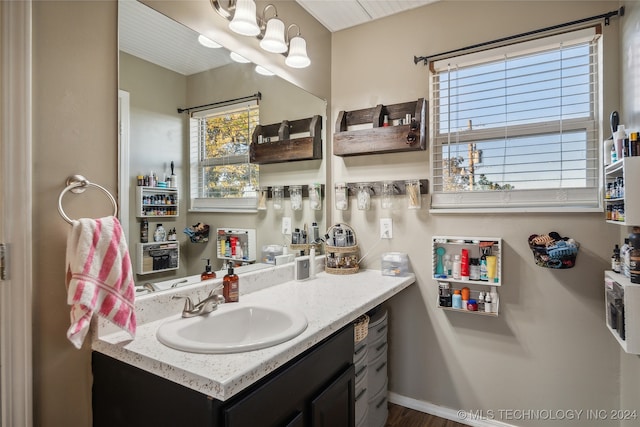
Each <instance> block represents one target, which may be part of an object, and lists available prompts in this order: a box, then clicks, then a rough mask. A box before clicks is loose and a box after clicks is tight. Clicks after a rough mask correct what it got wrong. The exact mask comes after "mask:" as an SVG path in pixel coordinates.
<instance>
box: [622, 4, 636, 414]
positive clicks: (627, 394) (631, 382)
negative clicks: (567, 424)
mask: <svg viewBox="0 0 640 427" xmlns="http://www.w3.org/2000/svg"><path fill="white" fill-rule="evenodd" d="M622 4H624V6H625V17H624V19H622V20H621V26H620V27H621V31H620V35H621V39H622V42H621V46H620V54H621V58H620V64H621V65H620V98H621V105H622V108H621V109H620V120H621V123H627V124H628V125H627V126H628V127H629V128H630V129H636V130H637V129H640V73H638V69H640V3H639V2H637V1H626V2H623V3H622ZM629 232H630V230H629V228H628V227H623V228H621V230H620V239H621V240H622V239H623V238H624V237H625V235H628V234H629ZM620 389H621V391H620V407H621V408H634V407H637V404H638V402H639V401H640V358H639V356H636V355H629V354H626V353H624V352H623V351H620ZM622 425H623V426H628V427H631V426H636V425H638V421H637V420H627V421H626V422H624V423H622Z"/></svg>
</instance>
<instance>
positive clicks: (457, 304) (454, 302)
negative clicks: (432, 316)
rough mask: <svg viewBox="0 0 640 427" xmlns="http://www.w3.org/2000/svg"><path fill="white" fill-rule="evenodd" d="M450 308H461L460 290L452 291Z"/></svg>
mask: <svg viewBox="0 0 640 427" xmlns="http://www.w3.org/2000/svg"><path fill="white" fill-rule="evenodd" d="M451 307H453V308H458V309H460V308H462V295H461V294H460V289H456V290H454V291H453V296H452V297H451Z"/></svg>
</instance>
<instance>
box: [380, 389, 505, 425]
mask: <svg viewBox="0 0 640 427" xmlns="http://www.w3.org/2000/svg"><path fill="white" fill-rule="evenodd" d="M389 402H391V403H395V404H396V405H400V406H404V407H405V408H409V409H414V410H416V411H420V412H424V413H427V414H431V415H435V416H436V417H440V418H445V419H447V420H451V421H455V422H457V423H460V424H464V425H468V426H472V427H516V426H514V425H512V424H507V423H503V422H502V421H497V420H492V419H487V418H485V417H480V416H479V414H474V413H471V412H467V411H463V410H457V409H451V408H447V407H445V406H439V405H435V404H433V403H429V402H425V401H422V400H417V399H413V398H411V397H406V396H402V395H400V394H397V393H393V392H389Z"/></svg>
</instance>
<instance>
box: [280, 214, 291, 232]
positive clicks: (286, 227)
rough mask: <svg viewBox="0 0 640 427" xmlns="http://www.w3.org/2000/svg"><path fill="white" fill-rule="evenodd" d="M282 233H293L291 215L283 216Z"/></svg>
mask: <svg viewBox="0 0 640 427" xmlns="http://www.w3.org/2000/svg"><path fill="white" fill-rule="evenodd" d="M282 234H291V217H289V216H285V217H282Z"/></svg>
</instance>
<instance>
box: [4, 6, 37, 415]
mask: <svg viewBox="0 0 640 427" xmlns="http://www.w3.org/2000/svg"><path fill="white" fill-rule="evenodd" d="M0 19H1V23H2V25H0V40H1V42H0V43H2V45H1V47H0V52H1V55H2V56H1V59H0V85H1V86H0V93H1V94H2V103H1V104H0V124H1V126H0V127H1V131H0V132H1V133H0V165H1V166H2V172H0V173H1V174H2V175H1V176H2V178H1V180H2V181H1V182H0V242H2V243H4V244H6V245H7V247H8V249H9V257H8V262H7V264H6V265H7V268H8V277H7V279H6V280H1V279H0V421H1V425H2V426H3V427H9V426H25V427H31V426H32V425H33V373H32V369H33V368H32V360H33V356H32V354H33V352H32V309H33V308H32V285H33V284H32V241H31V237H30V235H29V234H30V232H31V230H32V194H33V192H32V155H31V149H32V99H31V97H32V81H31V80H32V1H31V0H22V1H0Z"/></svg>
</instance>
